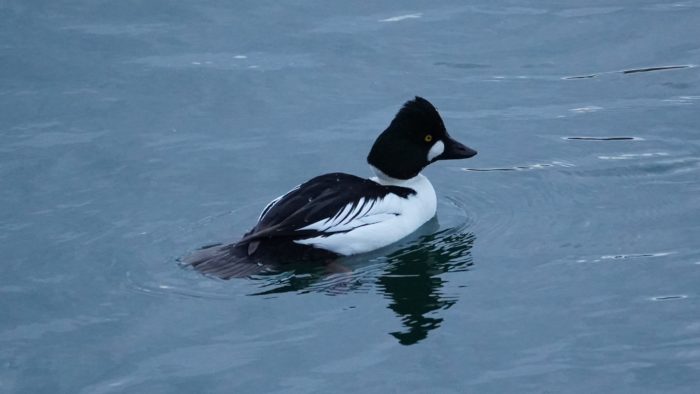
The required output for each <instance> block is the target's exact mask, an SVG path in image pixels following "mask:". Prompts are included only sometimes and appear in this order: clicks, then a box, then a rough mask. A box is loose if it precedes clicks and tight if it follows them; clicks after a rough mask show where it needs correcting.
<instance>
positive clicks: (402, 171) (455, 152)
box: [185, 96, 477, 279]
mask: <svg viewBox="0 0 700 394" xmlns="http://www.w3.org/2000/svg"><path fill="white" fill-rule="evenodd" d="M476 154H477V152H476V151H475V150H474V149H472V148H469V147H467V146H466V145H464V144H462V143H460V142H458V141H457V140H455V139H454V138H452V137H451V136H450V134H449V133H448V132H447V129H446V128H445V124H444V122H443V120H442V118H441V116H440V114H439V113H438V111H437V109H436V108H435V106H433V104H431V103H430V102H429V101H428V100H426V99H424V98H422V97H419V96H416V97H415V98H414V99H412V100H409V101H407V102H405V103H404V104H403V106H402V107H401V108H400V109H399V111H398V112H397V113H396V115H395V116H394V118H393V119H392V121H391V122H390V123H389V126H388V127H387V128H386V129H385V130H384V131H383V132H382V133H380V134H379V136H378V137H377V139H376V140H375V141H374V144H373V145H372V148H371V149H370V152H369V154H368V156H367V163H368V164H369V166H370V168H371V169H372V171H373V172H374V174H375V176H373V177H371V178H362V177H359V176H356V175H351V174H346V173H341V172H334V173H328V174H324V175H320V176H317V177H315V178H312V179H310V180H308V181H306V182H304V183H302V184H300V185H298V186H296V187H294V188H292V189H291V190H290V191H288V192H287V193H285V194H283V195H281V196H279V197H277V198H275V199H274V200H272V201H271V202H270V203H268V204H267V205H266V206H265V208H263V210H262V212H261V213H260V215H259V217H258V221H257V223H256V224H255V225H254V226H253V228H252V229H251V230H250V231H248V232H247V233H245V234H244V235H243V237H242V238H241V239H239V240H238V241H236V242H233V243H231V244H226V245H224V244H213V245H208V246H206V247H203V248H201V249H199V250H197V251H196V252H195V253H193V254H192V255H191V256H189V257H188V258H186V259H185V264H186V265H189V266H191V267H192V268H194V269H195V270H197V271H199V272H201V273H203V274H207V275H211V276H215V277H219V278H222V279H229V278H232V277H245V276H250V275H253V274H256V273H260V272H261V271H262V270H263V269H264V267H266V266H269V265H270V264H273V265H280V264H282V265H284V264H287V263H301V262H303V263H306V262H320V263H324V262H331V261H335V260H336V259H338V258H340V257H343V256H350V255H357V254H361V253H367V252H371V251H374V250H377V249H380V248H382V247H385V246H388V245H390V244H392V243H395V242H397V241H399V240H401V239H402V238H405V237H406V236H408V235H410V234H411V233H413V232H415V231H416V230H417V229H418V228H420V227H421V226H422V225H423V224H425V223H426V222H428V221H429V220H430V219H432V218H433V217H434V216H435V215H436V211H437V196H436V194H435V189H434V188H433V186H432V184H431V183H430V181H429V180H428V178H427V177H426V176H425V175H423V174H422V173H421V171H422V170H423V169H424V168H425V167H426V166H428V165H430V164H432V163H434V162H436V161H440V160H456V159H467V158H470V157H473V156H475V155H476Z"/></svg>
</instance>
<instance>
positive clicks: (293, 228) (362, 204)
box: [238, 173, 415, 253]
mask: <svg viewBox="0 0 700 394" xmlns="http://www.w3.org/2000/svg"><path fill="white" fill-rule="evenodd" d="M413 194H415V191H414V190H413V189H410V188H406V187H400V186H387V185H381V184H379V183H376V182H374V181H371V180H369V179H364V178H360V177H357V176H354V175H349V174H342V173H333V174H326V175H321V176H319V177H316V178H313V179H311V180H309V181H308V182H306V183H303V184H301V185H299V186H297V187H296V188H294V189H292V190H291V191H289V192H288V193H286V194H284V195H282V196H280V197H278V198H276V199H275V200H273V201H272V202H271V203H270V204H268V206H267V207H265V209H264V210H263V212H262V214H261V215H260V219H259V221H258V224H257V225H256V226H255V227H254V228H253V229H252V230H251V231H250V232H249V233H247V234H246V235H245V236H244V237H243V238H242V239H241V240H240V241H239V242H238V243H239V244H245V243H253V241H256V240H265V239H268V240H269V239H273V238H274V239H276V238H282V237H286V238H291V239H292V240H295V239H304V238H311V237H317V236H324V235H330V234H333V233H338V232H347V231H350V230H352V229H354V228H357V227H360V226H366V225H368V224H373V223H377V222H379V221H382V220H385V219H386V218H390V217H391V216H396V215H397V214H398V211H397V209H396V208H397V207H396V204H394V203H393V202H395V201H396V200H395V199H397V198H407V197H408V196H410V195H413ZM251 250H252V251H251V253H254V252H255V248H252V249H251Z"/></svg>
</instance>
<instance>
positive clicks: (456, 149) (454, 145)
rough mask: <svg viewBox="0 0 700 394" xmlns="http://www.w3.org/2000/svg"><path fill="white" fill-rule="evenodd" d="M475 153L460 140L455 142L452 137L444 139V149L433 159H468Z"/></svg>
mask: <svg viewBox="0 0 700 394" xmlns="http://www.w3.org/2000/svg"><path fill="white" fill-rule="evenodd" d="M475 155H476V151H475V150H474V149H472V148H470V147H468V146H466V145H464V144H462V143H461V142H457V141H455V140H453V139H452V138H447V140H445V150H444V151H443V152H442V154H441V155H439V156H437V157H436V158H435V160H455V159H468V158H470V157H473V156H475Z"/></svg>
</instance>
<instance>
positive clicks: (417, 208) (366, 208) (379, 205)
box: [294, 174, 437, 255]
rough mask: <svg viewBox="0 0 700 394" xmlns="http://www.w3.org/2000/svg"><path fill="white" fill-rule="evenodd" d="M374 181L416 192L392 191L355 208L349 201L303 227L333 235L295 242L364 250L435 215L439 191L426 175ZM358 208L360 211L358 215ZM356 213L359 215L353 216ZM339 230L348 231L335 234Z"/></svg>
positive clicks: (353, 251) (406, 232)
mask: <svg viewBox="0 0 700 394" xmlns="http://www.w3.org/2000/svg"><path fill="white" fill-rule="evenodd" d="M372 180H373V181H375V182H377V183H380V184H385V185H386V184H391V185H395V186H403V187H408V188H411V189H413V190H415V191H416V194H414V195H411V196H409V197H408V198H402V197H400V196H398V195H395V194H389V195H387V196H386V197H384V198H383V199H379V200H365V199H361V202H362V204H357V205H356V206H355V207H354V208H353V207H352V204H348V205H346V206H345V207H344V208H343V209H341V210H340V212H339V213H338V214H336V215H334V216H333V217H332V218H329V219H324V220H320V221H318V222H316V223H312V224H310V225H308V226H306V227H304V228H302V230H307V229H308V230H311V229H313V230H317V231H324V232H329V233H331V234H330V235H325V236H318V237H314V238H307V239H302V240H297V241H294V242H296V243H299V244H304V245H313V246H314V247H317V248H321V249H326V250H330V251H332V252H335V253H339V254H342V255H351V254H357V253H364V252H369V251H371V250H375V249H378V248H381V247H383V246H386V245H389V244H391V243H394V242H396V241H398V240H400V239H401V238H403V237H405V236H407V235H409V234H411V233H412V232H414V231H416V230H417V229H418V227H420V226H422V225H423V224H424V223H425V222H427V221H428V220H430V219H431V218H432V217H433V216H435V210H436V206H437V198H436V197H435V190H434V189H433V186H432V185H431V184H430V181H428V178H426V177H424V176H423V175H420V174H419V175H417V176H416V177H414V178H411V179H408V180H401V181H399V180H393V179H391V180H389V179H383V178H372ZM372 202H374V204H372ZM358 210H359V213H358V214H357V216H355V213H357V211H358ZM348 213H349V215H348ZM353 216H355V217H354V218H352V217H353ZM350 218H352V219H350ZM337 231H344V232H341V233H336V234H332V233H333V232H337Z"/></svg>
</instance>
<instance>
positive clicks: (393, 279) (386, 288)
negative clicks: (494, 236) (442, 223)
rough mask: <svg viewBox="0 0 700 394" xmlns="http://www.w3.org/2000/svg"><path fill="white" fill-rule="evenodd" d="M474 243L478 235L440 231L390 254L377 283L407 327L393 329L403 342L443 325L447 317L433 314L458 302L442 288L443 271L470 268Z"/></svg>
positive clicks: (416, 338) (443, 281)
mask: <svg viewBox="0 0 700 394" xmlns="http://www.w3.org/2000/svg"><path fill="white" fill-rule="evenodd" d="M473 244H474V235H472V234H469V233H467V234H460V233H457V234H451V235H446V236H445V235H444V233H442V234H441V233H437V234H434V235H430V236H427V237H425V238H424V240H423V242H420V243H418V244H414V245H412V246H410V247H408V248H406V249H403V250H399V251H397V252H395V253H392V254H391V255H389V256H387V258H388V260H389V264H388V267H387V269H386V271H385V272H384V273H383V274H382V275H381V276H380V277H379V278H377V283H378V285H379V287H380V289H381V291H382V292H383V293H384V294H385V295H386V297H387V298H389V299H390V300H391V303H390V304H389V308H390V309H392V310H393V311H394V312H396V314H397V315H399V316H400V317H401V321H402V323H403V325H404V327H405V330H403V331H398V332H392V333H391V335H393V336H394V337H396V339H398V340H399V342H400V343H401V344H403V345H412V344H414V343H416V342H418V341H420V340H423V339H425V338H426V337H427V336H428V332H430V330H434V329H436V328H438V327H440V324H441V323H442V320H443V319H442V318H441V317H437V316H435V317H432V316H429V315H430V314H432V313H434V312H435V311H438V310H441V309H447V308H449V307H451V306H452V305H454V303H455V302H457V298H456V296H450V295H448V294H445V293H444V292H443V291H442V287H443V284H444V283H445V280H443V279H442V278H440V274H442V273H445V272H450V271H463V270H466V269H468V267H469V266H471V265H472V264H473V263H472V258H471V255H470V252H469V251H470V249H471V248H472V245H473Z"/></svg>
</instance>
